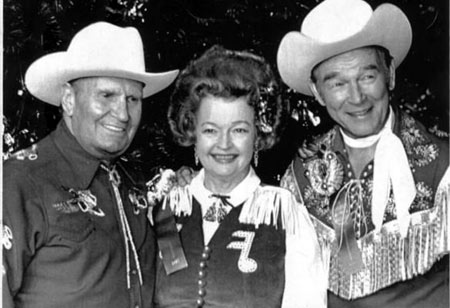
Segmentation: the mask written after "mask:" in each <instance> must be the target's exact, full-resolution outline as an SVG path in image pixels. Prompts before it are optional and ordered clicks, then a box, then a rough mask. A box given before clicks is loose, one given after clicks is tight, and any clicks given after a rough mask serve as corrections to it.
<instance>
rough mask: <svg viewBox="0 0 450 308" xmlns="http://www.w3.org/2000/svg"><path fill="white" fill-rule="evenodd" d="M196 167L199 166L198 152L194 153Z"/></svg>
mask: <svg viewBox="0 0 450 308" xmlns="http://www.w3.org/2000/svg"><path fill="white" fill-rule="evenodd" d="M194 159H195V165H196V166H198V156H197V152H195V153H194Z"/></svg>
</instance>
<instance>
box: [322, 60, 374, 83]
mask: <svg viewBox="0 0 450 308" xmlns="http://www.w3.org/2000/svg"><path fill="white" fill-rule="evenodd" d="M361 70H362V71H370V70H376V71H379V70H380V67H379V65H376V64H368V65H366V66H364V67H363V68H362V69H361ZM338 75H339V73H338V72H330V73H328V74H326V75H325V76H324V77H323V78H322V82H327V81H328V80H331V79H334V78H336V77H337V76H338Z"/></svg>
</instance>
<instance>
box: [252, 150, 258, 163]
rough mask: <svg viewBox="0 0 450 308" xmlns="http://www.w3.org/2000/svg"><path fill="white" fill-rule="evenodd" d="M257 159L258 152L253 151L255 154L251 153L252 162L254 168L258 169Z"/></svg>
mask: <svg viewBox="0 0 450 308" xmlns="http://www.w3.org/2000/svg"><path fill="white" fill-rule="evenodd" d="M258 158H259V154H258V150H255V152H254V153H253V162H254V164H255V167H258Z"/></svg>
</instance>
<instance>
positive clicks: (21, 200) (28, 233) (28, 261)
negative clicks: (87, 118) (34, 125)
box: [2, 122, 155, 308]
mask: <svg viewBox="0 0 450 308" xmlns="http://www.w3.org/2000/svg"><path fill="white" fill-rule="evenodd" d="M26 153H27V155H23V153H19V155H16V156H14V157H13V158H11V159H9V160H8V161H6V163H5V165H4V172H3V174H4V180H3V185H4V186H3V191H4V193H3V210H4V212H3V223H4V225H3V226H2V228H3V231H4V232H3V263H4V265H3V278H4V280H3V282H4V283H3V290H4V293H3V304H4V305H3V307H46V308H47V307H58V308H59V307H120V308H123V307H150V305H151V302H152V294H153V287H154V274H155V273H154V270H155V268H154V255H155V241H154V234H153V230H152V229H151V227H150V225H149V223H148V220H147V218H146V212H144V211H142V210H140V211H137V209H136V208H135V206H134V205H133V204H132V203H131V202H130V198H129V193H130V190H131V189H132V188H134V187H135V186H134V184H135V183H134V181H135V180H136V179H135V178H134V179H133V178H132V177H131V176H130V174H133V175H136V174H137V173H136V172H134V170H133V169H132V168H131V166H130V163H126V162H119V161H117V162H116V166H117V171H118V173H119V176H120V178H121V184H120V186H119V190H120V194H121V199H122V202H123V207H124V210H125V213H126V216H127V219H128V222H129V225H130V228H131V233H132V235H133V240H134V244H135V247H136V249H137V252H138V256H139V260H140V265H141V271H142V276H143V285H142V286H141V285H140V282H139V275H138V271H137V267H136V264H135V262H134V258H133V256H131V257H130V262H131V268H130V275H131V279H130V280H131V286H130V289H128V288H127V269H126V251H125V247H124V240H123V234H122V228H121V226H120V224H119V212H118V208H117V204H116V202H117V200H116V199H115V196H114V190H113V187H112V186H111V183H110V181H109V177H108V172H106V171H105V170H103V169H102V168H99V166H100V162H99V161H98V160H97V159H95V158H93V157H91V156H90V155H89V154H88V153H86V152H85V151H84V150H83V149H82V148H81V147H80V145H79V144H78V142H77V141H76V140H75V138H74V137H73V136H72V134H71V133H70V132H69V130H68V128H67V127H66V125H65V124H64V122H61V123H60V124H59V125H58V127H57V129H56V130H55V131H54V132H52V133H51V134H50V135H49V136H47V137H46V138H44V139H43V140H42V141H40V142H38V143H37V144H36V145H35V146H33V147H32V148H31V150H28V151H27V152H26ZM133 192H134V193H136V191H135V190H133ZM89 209H90V210H89ZM5 234H6V236H5Z"/></svg>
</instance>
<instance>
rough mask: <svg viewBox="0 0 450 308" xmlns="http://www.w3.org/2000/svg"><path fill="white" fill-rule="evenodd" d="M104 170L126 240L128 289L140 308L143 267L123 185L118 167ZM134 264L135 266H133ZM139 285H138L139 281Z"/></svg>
mask: <svg viewBox="0 0 450 308" xmlns="http://www.w3.org/2000/svg"><path fill="white" fill-rule="evenodd" d="M100 166H101V167H102V169H104V170H105V171H106V172H107V173H108V179H109V182H110V183H111V187H112V189H113V192H114V199H115V201H116V207H117V213H118V215H119V221H120V231H121V233H122V237H123V240H124V248H125V258H126V271H127V273H126V275H127V288H128V289H132V290H131V292H132V293H133V294H132V300H131V307H134V308H139V307H140V298H141V294H140V288H139V286H140V285H142V284H143V279H142V271H141V266H140V262H139V255H138V252H137V249H136V246H135V243H134V240H133V234H132V232H131V228H130V225H129V223H128V219H127V216H126V212H125V209H124V205H123V202H122V197H121V195H120V189H119V186H120V184H121V178H120V175H119V173H118V172H117V170H116V166H115V165H113V166H110V167H109V168H108V167H106V166H105V165H103V164H102V165H100ZM130 248H131V254H132V256H130ZM131 258H133V261H134V262H132V261H131ZM132 264H133V266H132ZM132 267H133V268H132ZM136 276H137V279H138V281H139V283H137V281H136V280H137V279H136Z"/></svg>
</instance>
